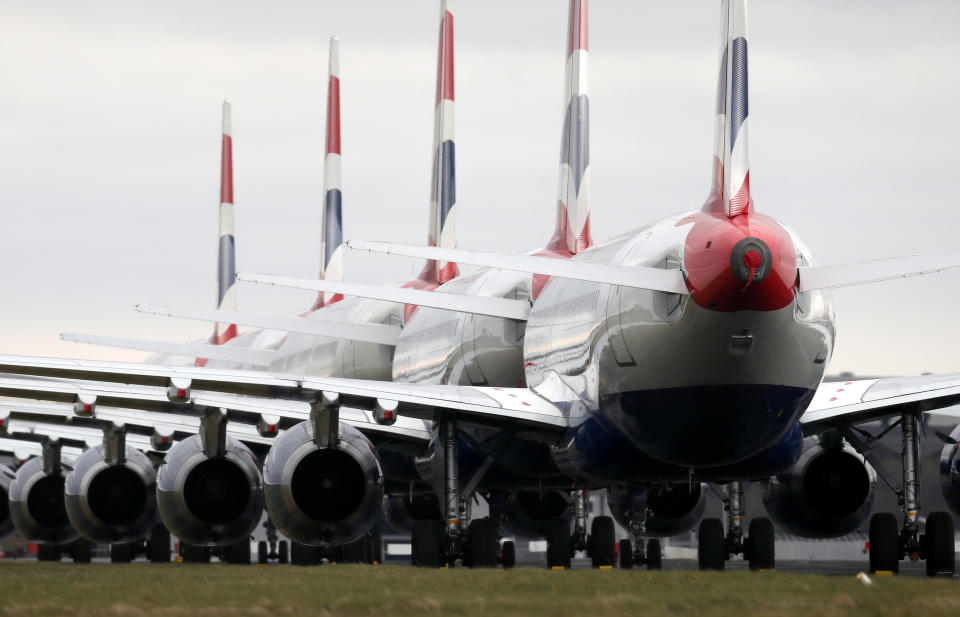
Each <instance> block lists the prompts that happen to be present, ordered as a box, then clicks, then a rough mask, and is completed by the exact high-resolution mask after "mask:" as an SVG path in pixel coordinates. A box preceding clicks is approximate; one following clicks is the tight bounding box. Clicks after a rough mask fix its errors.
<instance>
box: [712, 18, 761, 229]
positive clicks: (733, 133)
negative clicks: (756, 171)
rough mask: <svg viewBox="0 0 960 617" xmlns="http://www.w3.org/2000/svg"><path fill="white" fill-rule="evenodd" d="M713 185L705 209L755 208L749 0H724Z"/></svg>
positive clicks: (736, 213)
mask: <svg viewBox="0 0 960 617" xmlns="http://www.w3.org/2000/svg"><path fill="white" fill-rule="evenodd" d="M722 11H723V12H722V30H721V34H720V74H719V77H718V83H717V120H716V133H715V137H714V146H713V153H714V168H713V187H712V190H711V194H710V197H709V199H708V200H707V203H706V205H705V206H704V210H705V211H708V212H717V213H723V214H726V215H727V216H728V217H730V218H733V217H735V216H739V215H741V214H748V213H750V212H751V211H752V210H753V200H752V198H751V197H750V151H749V145H750V140H749V139H748V129H749V124H750V123H749V115H750V105H749V92H748V87H747V86H748V84H747V81H748V80H747V74H748V70H747V69H748V66H747V56H748V44H747V0H723V9H722Z"/></svg>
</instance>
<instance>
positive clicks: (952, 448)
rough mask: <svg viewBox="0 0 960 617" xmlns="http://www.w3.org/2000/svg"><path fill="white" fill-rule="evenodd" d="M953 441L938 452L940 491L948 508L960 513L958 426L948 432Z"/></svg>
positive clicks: (959, 441)
mask: <svg viewBox="0 0 960 617" xmlns="http://www.w3.org/2000/svg"><path fill="white" fill-rule="evenodd" d="M950 437H951V439H953V442H954V443H948V444H946V445H944V446H943V450H942V451H941V452H940V491H941V492H942V493H943V498H944V499H945V500H946V501H947V505H948V506H950V509H951V510H953V511H954V512H956V513H960V456H958V454H960V426H957V427H956V428H955V429H953V432H951V433H950Z"/></svg>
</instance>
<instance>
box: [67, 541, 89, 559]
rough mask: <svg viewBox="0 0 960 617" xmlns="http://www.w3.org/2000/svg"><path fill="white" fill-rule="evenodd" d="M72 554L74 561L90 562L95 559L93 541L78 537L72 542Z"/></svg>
mask: <svg viewBox="0 0 960 617" xmlns="http://www.w3.org/2000/svg"><path fill="white" fill-rule="evenodd" d="M70 556H71V557H72V558H73V563H90V562H91V561H93V543H92V542H90V540H85V539H83V538H77V539H76V540H74V541H73V542H72V543H71V544H70Z"/></svg>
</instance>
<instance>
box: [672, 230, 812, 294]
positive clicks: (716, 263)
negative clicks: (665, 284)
mask: <svg viewBox="0 0 960 617" xmlns="http://www.w3.org/2000/svg"><path fill="white" fill-rule="evenodd" d="M690 222H693V228H692V229H691V230H690V233H689V235H688V236H687V242H686V245H685V247H684V255H683V262H684V269H685V270H686V272H687V286H688V287H689V288H690V297H691V298H693V300H694V302H696V303H697V304H699V305H700V306H702V307H704V308H708V309H710V310H714V311H775V310H778V309H781V308H783V307H785V306H787V305H789V304H790V303H791V302H792V301H793V298H794V294H795V291H796V283H797V256H796V250H795V248H794V246H793V240H792V239H791V238H790V234H788V233H787V231H786V230H785V229H784V228H783V227H781V226H780V225H779V224H778V223H777V222H776V221H774V220H773V219H771V218H770V217H768V216H764V215H762V214H748V215H741V216H737V217H734V218H732V219H730V218H727V217H726V216H720V215H715V214H710V213H697V214H695V215H693V216H691V217H689V218H687V219H684V220H683V221H681V223H680V224H681V225H682V224H689V223H690Z"/></svg>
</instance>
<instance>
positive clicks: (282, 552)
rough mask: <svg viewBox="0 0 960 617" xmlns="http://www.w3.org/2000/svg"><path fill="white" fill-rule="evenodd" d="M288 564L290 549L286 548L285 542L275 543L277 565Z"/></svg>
mask: <svg viewBox="0 0 960 617" xmlns="http://www.w3.org/2000/svg"><path fill="white" fill-rule="evenodd" d="M289 562H290V548H289V547H288V546H287V541H286V540H280V541H279V542H277V563H289Z"/></svg>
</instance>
